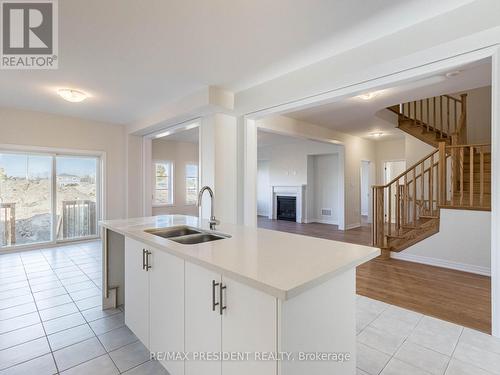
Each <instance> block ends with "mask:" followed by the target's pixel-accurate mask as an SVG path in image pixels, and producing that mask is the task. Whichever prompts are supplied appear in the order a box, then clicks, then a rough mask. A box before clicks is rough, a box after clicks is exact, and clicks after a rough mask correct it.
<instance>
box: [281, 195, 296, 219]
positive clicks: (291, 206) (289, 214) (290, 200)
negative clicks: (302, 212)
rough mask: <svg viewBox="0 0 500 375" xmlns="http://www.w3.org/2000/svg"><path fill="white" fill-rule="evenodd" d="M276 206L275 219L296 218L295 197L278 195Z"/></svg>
mask: <svg viewBox="0 0 500 375" xmlns="http://www.w3.org/2000/svg"><path fill="white" fill-rule="evenodd" d="M276 199H277V207H276V219H278V220H288V221H296V220H297V197H288V196H284V195H278V196H277V197H276Z"/></svg>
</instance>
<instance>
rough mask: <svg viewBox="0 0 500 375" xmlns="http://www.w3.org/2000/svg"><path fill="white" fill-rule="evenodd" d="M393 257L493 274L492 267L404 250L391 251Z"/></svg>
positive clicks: (481, 273) (479, 273)
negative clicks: (424, 255) (409, 252)
mask: <svg viewBox="0 0 500 375" xmlns="http://www.w3.org/2000/svg"><path fill="white" fill-rule="evenodd" d="M391 258H393V259H399V260H406V261H408V262H414V263H421V264H427V265H429V266H436V267H442V268H449V269H452V270H457V271H464V272H470V273H475V274H478V275H483V276H491V269H490V268H488V267H482V266H476V265H474V264H465V263H458V262H452V261H449V260H444V259H437V258H429V257H423V256H420V255H414V254H407V253H404V252H402V253H395V252H391Z"/></svg>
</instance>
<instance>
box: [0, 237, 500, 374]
mask: <svg viewBox="0 0 500 375" xmlns="http://www.w3.org/2000/svg"><path fill="white" fill-rule="evenodd" d="M100 287H101V247H100V243H99V242H90V243H83V244H74V245H68V246H61V247H57V248H51V249H44V250H35V251H29V252H19V253H13V254H6V255H0V375H5V374H31V373H36V374H37V375H45V374H59V373H61V374H65V375H66V374H103V375H106V374H119V373H126V374H129V375H130V374H134V375H140V374H148V375H154V374H166V371H164V370H163V368H162V367H161V366H160V365H159V364H158V363H156V362H151V361H148V357H149V355H148V352H147V350H146V348H145V347H144V346H143V345H142V344H141V343H140V342H139V341H138V340H137V338H136V337H135V336H134V334H133V333H132V332H131V331H130V330H129V329H128V328H127V327H125V325H124V321H123V311H122V310H120V309H116V310H106V311H102V310H101V307H100V302H101V300H100ZM357 334H358V336H357V338H358V340H357V341H358V353H357V367H358V374H363V375H366V374H370V375H378V374H382V375H412V374H415V375H419V374H422V375H429V374H431V375H432V374H433V375H443V374H446V375H492V374H500V340H497V339H494V338H492V337H491V336H489V335H485V334H483V333H480V332H477V331H474V330H471V329H467V328H463V327H461V326H458V325H455V324H451V323H448V322H445V321H441V320H438V319H435V318H431V317H428V316H424V315H421V314H418V313H415V312H412V311H408V310H405V309H401V308H399V307H396V306H391V305H388V304H385V303H383V302H379V301H375V300H372V299H369V298H366V297H362V296H358V298H357Z"/></svg>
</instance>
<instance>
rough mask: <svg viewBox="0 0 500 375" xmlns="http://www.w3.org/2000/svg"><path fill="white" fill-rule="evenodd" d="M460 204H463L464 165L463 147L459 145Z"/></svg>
mask: <svg viewBox="0 0 500 375" xmlns="http://www.w3.org/2000/svg"><path fill="white" fill-rule="evenodd" d="M459 163H460V205H461V206H462V205H463V204H464V166H465V148H464V147H463V146H462V147H460V160H459Z"/></svg>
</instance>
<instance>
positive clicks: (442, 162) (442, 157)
mask: <svg viewBox="0 0 500 375" xmlns="http://www.w3.org/2000/svg"><path fill="white" fill-rule="evenodd" d="M438 192H439V204H440V205H443V206H444V205H445V204H446V143H444V142H439V183H438Z"/></svg>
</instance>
